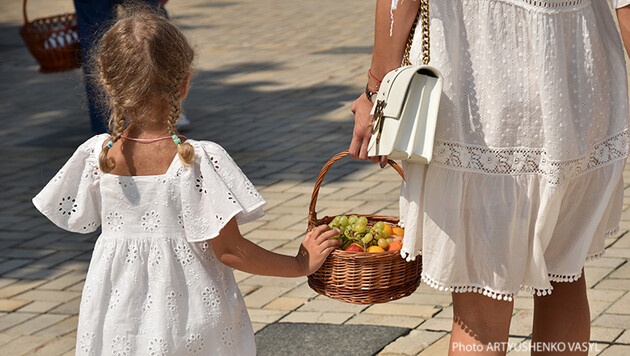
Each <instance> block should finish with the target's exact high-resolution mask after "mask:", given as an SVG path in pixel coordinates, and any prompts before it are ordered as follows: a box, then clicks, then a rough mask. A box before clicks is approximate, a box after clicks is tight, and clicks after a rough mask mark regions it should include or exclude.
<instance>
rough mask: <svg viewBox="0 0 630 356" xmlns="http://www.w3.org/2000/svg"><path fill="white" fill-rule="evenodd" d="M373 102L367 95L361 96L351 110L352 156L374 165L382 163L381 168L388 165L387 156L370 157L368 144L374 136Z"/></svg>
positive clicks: (350, 149)
mask: <svg viewBox="0 0 630 356" xmlns="http://www.w3.org/2000/svg"><path fill="white" fill-rule="evenodd" d="M372 105H373V104H372V102H371V101H370V100H368V98H367V97H366V96H365V93H363V94H361V96H359V98H358V99H357V100H355V101H354V102H353V103H352V106H351V107H350V110H352V113H353V114H354V131H353V132H352V142H350V148H349V149H348V150H349V151H350V155H351V156H352V158H354V159H361V160H367V159H369V160H371V161H372V162H374V163H377V162H379V161H380V163H381V166H384V165H385V164H387V156H378V157H368V154H367V151H368V144H369V143H370V137H371V136H372V121H373V118H372V115H370V111H372Z"/></svg>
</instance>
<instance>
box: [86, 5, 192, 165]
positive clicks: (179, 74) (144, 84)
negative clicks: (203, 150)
mask: <svg viewBox="0 0 630 356" xmlns="http://www.w3.org/2000/svg"><path fill="white" fill-rule="evenodd" d="M94 57H95V62H96V63H95V64H96V67H97V69H98V70H97V78H96V79H97V82H98V83H100V85H101V86H102V88H103V91H104V92H105V94H106V96H107V100H106V101H107V104H108V106H109V108H110V111H111V115H110V118H109V123H108V125H109V131H110V141H112V143H114V142H116V141H118V140H119V139H120V137H121V135H122V133H123V132H124V131H125V129H126V128H127V125H129V124H133V123H139V122H142V121H143V120H152V119H154V117H155V113H156V108H158V109H161V108H164V107H166V106H167V105H168V108H169V115H168V120H167V122H165V128H166V129H167V130H168V132H169V134H171V135H177V127H176V126H175V124H176V123H177V120H178V119H179V114H180V111H181V90H182V88H183V86H184V85H186V83H187V78H188V77H189V75H190V73H191V70H192V62H193V59H194V51H193V49H192V47H191V46H190V44H189V43H188V41H187V40H186V37H184V35H183V33H182V32H181V31H180V30H179V29H178V28H177V27H176V26H175V25H174V24H172V23H171V22H170V21H169V20H167V19H166V18H164V17H163V16H161V15H160V14H159V13H158V12H157V11H155V10H153V9H150V8H148V7H137V8H133V9H127V11H126V13H125V14H124V15H123V16H122V17H121V18H120V19H118V21H117V22H116V23H115V24H114V25H113V26H112V27H111V28H110V29H109V30H108V31H107V32H106V33H105V34H104V35H103V38H102V39H101V41H100V42H99V46H98V47H97V50H96V53H95V56H94ZM156 100H157V102H156ZM156 104H157V105H156ZM108 152H109V147H107V146H106V147H104V148H103V150H102V151H101V154H100V156H99V166H100V168H101V170H102V171H103V172H105V173H108V172H111V171H112V170H113V169H114V167H116V162H115V160H114V159H113V158H111V157H107V154H108ZM177 153H178V155H179V159H180V160H181V161H182V163H184V164H185V165H190V164H192V162H193V160H194V157H195V151H194V149H193V147H192V146H191V145H190V144H189V143H187V142H184V143H179V144H177Z"/></svg>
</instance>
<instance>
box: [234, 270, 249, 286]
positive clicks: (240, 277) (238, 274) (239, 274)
mask: <svg viewBox="0 0 630 356" xmlns="http://www.w3.org/2000/svg"><path fill="white" fill-rule="evenodd" d="M251 276H252V274H250V273H247V272H243V271H239V270H237V269H235V270H234V279H236V282H238V283H241V282H242V281H244V280H246V279H247V278H250V277H251Z"/></svg>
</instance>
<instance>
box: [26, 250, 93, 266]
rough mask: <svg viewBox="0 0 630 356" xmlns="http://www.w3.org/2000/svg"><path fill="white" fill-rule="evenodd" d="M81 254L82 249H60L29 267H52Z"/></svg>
mask: <svg viewBox="0 0 630 356" xmlns="http://www.w3.org/2000/svg"><path fill="white" fill-rule="evenodd" d="M81 254H82V252H81V251H59V252H55V253H53V254H51V255H49V256H46V257H44V258H42V259H39V260H37V261H35V262H33V263H31V264H30V265H29V267H33V268H39V267H41V268H50V267H53V266H55V265H59V264H61V263H63V262H66V261H69V260H71V259H72V258H74V257H76V256H79V255H81Z"/></svg>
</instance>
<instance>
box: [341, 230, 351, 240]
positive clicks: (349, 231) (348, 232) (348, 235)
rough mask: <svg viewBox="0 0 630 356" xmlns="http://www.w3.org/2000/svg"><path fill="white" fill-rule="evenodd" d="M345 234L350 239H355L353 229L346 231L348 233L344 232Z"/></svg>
mask: <svg viewBox="0 0 630 356" xmlns="http://www.w3.org/2000/svg"><path fill="white" fill-rule="evenodd" d="M343 234H344V235H345V236H346V237H347V238H349V239H353V238H354V234H353V233H352V230H351V229H346V231H344V233H343Z"/></svg>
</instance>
